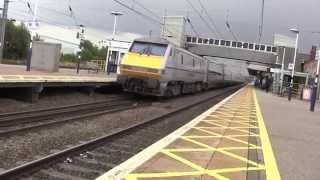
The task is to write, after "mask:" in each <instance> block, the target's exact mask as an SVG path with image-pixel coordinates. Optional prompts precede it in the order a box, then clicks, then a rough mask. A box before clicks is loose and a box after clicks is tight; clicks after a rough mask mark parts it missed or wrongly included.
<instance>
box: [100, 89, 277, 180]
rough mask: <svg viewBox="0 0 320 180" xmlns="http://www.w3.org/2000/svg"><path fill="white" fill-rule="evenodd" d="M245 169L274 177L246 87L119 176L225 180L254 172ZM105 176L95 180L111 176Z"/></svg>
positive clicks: (263, 132)
mask: <svg viewBox="0 0 320 180" xmlns="http://www.w3.org/2000/svg"><path fill="white" fill-rule="evenodd" d="M252 139H253V140H254V141H252ZM250 140H251V141H250ZM257 142H260V143H257ZM250 154H251V155H250ZM252 154H254V155H252ZM258 154H260V156H259V155H258ZM250 173H260V174H261V175H262V176H265V179H267V180H278V179H280V175H279V171H278V169H277V164H276V161H275V158H274V155H273V152H272V147H271V144H270V140H269V137H268V134H267V130H266V127H265V125H264V121H263V117H262V115H261V111H260V107H259V104H258V99H257V97H256V95H255V91H254V89H253V88H251V87H249V86H248V87H245V88H244V89H242V90H241V91H239V92H238V93H237V94H236V95H234V96H233V97H232V98H230V99H229V100H228V101H226V102H225V103H224V104H223V105H222V106H220V107H219V108H218V109H215V110H214V111H212V112H209V113H207V114H206V115H205V116H203V117H202V119H201V120H200V121H199V122H197V123H196V124H195V125H193V126H192V127H190V128H189V129H188V130H187V131H186V132H185V133H184V134H182V135H180V136H178V137H176V140H174V141H173V142H172V143H171V144H169V145H167V146H165V147H164V148H162V149H161V150H160V151H159V152H158V153H157V154H155V155H154V156H153V157H152V158H151V159H149V160H147V161H146V162H144V163H143V164H142V165H140V166H139V167H138V168H136V169H135V170H133V171H132V172H129V174H127V175H126V176H124V177H122V178H123V179H126V180H147V179H185V180H188V179H218V180H225V179H250V178H252V177H257V176H250ZM102 177H103V176H102ZM105 177H107V178H99V180H100V179H101V180H102V179H113V178H110V177H111V176H105ZM116 179H117V178H116Z"/></svg>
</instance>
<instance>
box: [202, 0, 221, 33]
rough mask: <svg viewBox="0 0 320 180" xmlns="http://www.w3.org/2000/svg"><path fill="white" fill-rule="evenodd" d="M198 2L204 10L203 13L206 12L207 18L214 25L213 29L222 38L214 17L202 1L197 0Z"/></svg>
mask: <svg viewBox="0 0 320 180" xmlns="http://www.w3.org/2000/svg"><path fill="white" fill-rule="evenodd" d="M198 3H199V4H200V7H201V8H202V10H203V11H204V13H205V14H206V16H207V18H208V19H209V21H210V23H211V24H212V26H213V27H214V29H215V31H216V32H217V34H218V35H219V36H220V37H221V38H223V39H224V37H223V35H222V34H221V32H220V30H219V28H218V26H217V25H216V23H215V21H214V19H213V18H212V17H211V16H210V14H209V12H208V10H207V8H206V7H205V6H204V4H203V3H202V1H201V0H198Z"/></svg>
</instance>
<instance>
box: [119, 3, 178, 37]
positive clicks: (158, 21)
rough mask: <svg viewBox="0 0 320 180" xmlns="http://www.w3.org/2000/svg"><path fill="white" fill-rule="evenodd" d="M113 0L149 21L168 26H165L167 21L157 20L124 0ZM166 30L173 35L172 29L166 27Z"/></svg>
mask: <svg viewBox="0 0 320 180" xmlns="http://www.w3.org/2000/svg"><path fill="white" fill-rule="evenodd" d="M113 1H114V2H115V3H117V4H119V5H121V6H122V7H124V8H126V9H128V10H130V11H132V12H134V13H136V14H137V15H139V16H141V17H142V18H144V19H146V20H148V21H150V22H153V23H156V24H160V25H162V26H163V27H164V28H165V27H166V26H165V23H163V22H161V21H160V20H157V19H155V18H153V17H150V16H148V15H146V14H144V13H142V12H139V11H137V10H136V9H134V8H132V7H130V6H129V5H127V4H125V3H124V2H122V1H120V0H113ZM166 31H167V32H168V33H170V34H171V35H172V34H174V33H172V31H171V30H169V29H168V28H167V29H166Z"/></svg>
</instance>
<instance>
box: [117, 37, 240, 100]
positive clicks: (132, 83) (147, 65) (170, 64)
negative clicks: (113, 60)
mask: <svg viewBox="0 0 320 180" xmlns="http://www.w3.org/2000/svg"><path fill="white" fill-rule="evenodd" d="M212 63H213V62H211V61H210V60H208V59H206V58H204V57H200V56H198V55H196V54H193V53H191V52H189V51H188V50H186V49H183V48H180V47H177V46H176V45H174V44H172V43H170V42H169V41H167V40H165V39H161V38H139V39H135V40H134V41H133V43H132V45H131V47H130V48H129V51H128V53H127V54H126V55H125V56H124V57H123V59H122V60H121V62H120V71H119V73H118V75H117V82H118V83H119V84H121V86H122V88H123V90H124V91H125V92H131V93H137V94H141V95H151V96H158V97H174V96H179V95H182V94H191V93H198V92H201V91H205V90H208V89H211V88H218V87H224V86H229V85H233V84H235V83H237V82H234V81H231V80H228V79H226V78H225V74H224V65H223V64H216V63H214V64H212ZM209 67H210V68H209Z"/></svg>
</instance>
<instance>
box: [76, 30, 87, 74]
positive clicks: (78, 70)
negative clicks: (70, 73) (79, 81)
mask: <svg viewBox="0 0 320 180" xmlns="http://www.w3.org/2000/svg"><path fill="white" fill-rule="evenodd" d="M79 30H80V32H78V34H77V37H78V38H80V43H79V49H80V51H79V54H78V63H77V74H79V72H80V63H81V51H82V46H81V45H82V44H81V43H82V42H83V40H84V33H85V32H84V31H85V26H84V25H82V24H80V25H79Z"/></svg>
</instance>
